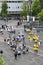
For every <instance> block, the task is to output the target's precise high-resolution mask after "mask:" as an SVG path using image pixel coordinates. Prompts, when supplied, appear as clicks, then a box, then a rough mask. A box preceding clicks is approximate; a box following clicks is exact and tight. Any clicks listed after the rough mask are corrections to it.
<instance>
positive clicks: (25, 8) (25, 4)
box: [21, 2, 29, 16]
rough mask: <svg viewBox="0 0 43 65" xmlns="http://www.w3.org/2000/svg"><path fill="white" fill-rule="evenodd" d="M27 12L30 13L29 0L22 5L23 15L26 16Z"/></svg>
mask: <svg viewBox="0 0 43 65" xmlns="http://www.w3.org/2000/svg"><path fill="white" fill-rule="evenodd" d="M27 14H29V3H28V2H24V3H23V6H22V11H21V15H22V16H26V15H27Z"/></svg>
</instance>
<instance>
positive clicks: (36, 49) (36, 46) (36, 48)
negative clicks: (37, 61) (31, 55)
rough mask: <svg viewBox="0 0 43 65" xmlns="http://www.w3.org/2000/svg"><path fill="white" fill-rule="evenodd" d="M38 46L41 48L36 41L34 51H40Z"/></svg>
mask: <svg viewBox="0 0 43 65" xmlns="http://www.w3.org/2000/svg"><path fill="white" fill-rule="evenodd" d="M38 48H39V46H38V44H37V43H34V51H35V52H38Z"/></svg>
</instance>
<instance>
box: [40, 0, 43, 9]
mask: <svg viewBox="0 0 43 65" xmlns="http://www.w3.org/2000/svg"><path fill="white" fill-rule="evenodd" d="M39 1H40V5H41V9H42V8H43V0H39Z"/></svg>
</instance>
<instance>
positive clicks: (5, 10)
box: [1, 1, 8, 16]
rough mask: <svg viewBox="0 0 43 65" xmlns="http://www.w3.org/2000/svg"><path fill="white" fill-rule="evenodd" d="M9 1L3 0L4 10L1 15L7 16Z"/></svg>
mask: <svg viewBox="0 0 43 65" xmlns="http://www.w3.org/2000/svg"><path fill="white" fill-rule="evenodd" d="M7 8H8V6H7V2H6V1H3V2H2V10H1V16H7Z"/></svg>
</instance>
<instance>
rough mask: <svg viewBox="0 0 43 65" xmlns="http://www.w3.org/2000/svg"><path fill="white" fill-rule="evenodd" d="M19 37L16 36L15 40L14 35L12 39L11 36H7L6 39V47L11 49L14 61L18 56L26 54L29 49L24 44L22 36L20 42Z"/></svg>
mask: <svg viewBox="0 0 43 65" xmlns="http://www.w3.org/2000/svg"><path fill="white" fill-rule="evenodd" d="M20 37H21V36H20V35H18V37H17V38H15V34H14V35H13V37H12V38H11V36H10V34H9V39H7V43H8V45H9V46H10V47H11V49H12V50H13V52H14V57H15V59H17V57H18V56H21V55H22V54H24V55H25V54H26V53H28V52H29V48H28V46H27V45H26V44H25V38H24V35H22V37H21V40H19V39H20Z"/></svg>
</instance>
